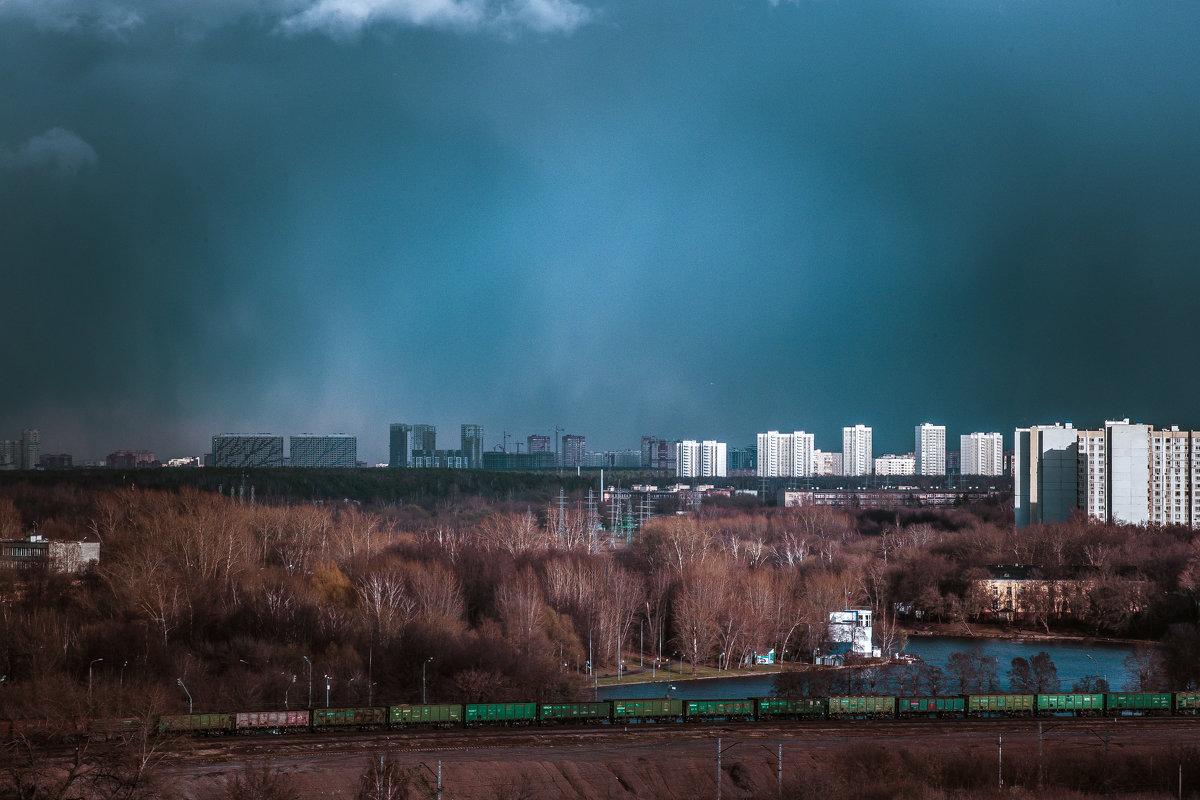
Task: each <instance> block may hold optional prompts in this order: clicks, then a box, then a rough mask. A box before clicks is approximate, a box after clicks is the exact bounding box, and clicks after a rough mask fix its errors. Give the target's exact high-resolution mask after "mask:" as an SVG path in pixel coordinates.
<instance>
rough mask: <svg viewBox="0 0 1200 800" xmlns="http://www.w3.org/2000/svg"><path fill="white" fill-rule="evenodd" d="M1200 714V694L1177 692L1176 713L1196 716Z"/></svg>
mask: <svg viewBox="0 0 1200 800" xmlns="http://www.w3.org/2000/svg"><path fill="white" fill-rule="evenodd" d="M1198 712H1200V692H1176V693H1175V713H1176V714H1196V713H1198Z"/></svg>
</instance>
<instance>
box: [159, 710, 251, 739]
mask: <svg viewBox="0 0 1200 800" xmlns="http://www.w3.org/2000/svg"><path fill="white" fill-rule="evenodd" d="M233 729H234V715H233V714H172V715H168V716H164V717H159V718H158V731H159V733H167V734H192V735H196V736H223V735H224V734H227V733H233Z"/></svg>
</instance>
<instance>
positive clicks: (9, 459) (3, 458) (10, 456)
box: [0, 439, 21, 470]
mask: <svg viewBox="0 0 1200 800" xmlns="http://www.w3.org/2000/svg"><path fill="white" fill-rule="evenodd" d="M20 468H21V443H20V442H19V441H17V440H16V439H4V440H3V441H0V469H6V470H7V469H20Z"/></svg>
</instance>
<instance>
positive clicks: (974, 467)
mask: <svg viewBox="0 0 1200 800" xmlns="http://www.w3.org/2000/svg"><path fill="white" fill-rule="evenodd" d="M958 444H959V454H960V455H959V471H960V473H961V474H963V475H1003V474H1004V437H1003V436H1001V435H1000V434H998V433H968V434H966V435H964V436H959V437H958Z"/></svg>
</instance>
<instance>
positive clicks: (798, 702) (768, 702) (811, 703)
mask: <svg viewBox="0 0 1200 800" xmlns="http://www.w3.org/2000/svg"><path fill="white" fill-rule="evenodd" d="M754 702H755V703H756V704H757V705H758V718H759V719H794V718H798V717H823V716H825V714H826V712H827V711H828V710H829V703H828V701H827V700H826V699H825V698H824V697H760V698H758V699H757V700H755V701H754Z"/></svg>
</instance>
